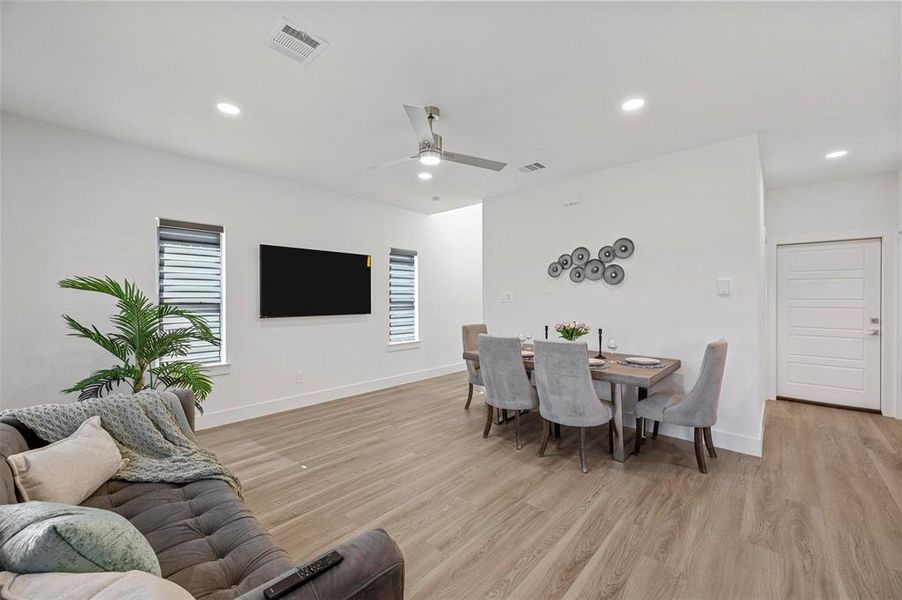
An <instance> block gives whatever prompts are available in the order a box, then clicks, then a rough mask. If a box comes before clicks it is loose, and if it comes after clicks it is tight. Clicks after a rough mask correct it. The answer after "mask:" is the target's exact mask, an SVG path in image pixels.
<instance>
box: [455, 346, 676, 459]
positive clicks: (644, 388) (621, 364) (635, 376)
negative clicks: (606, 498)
mask: <svg viewBox="0 0 902 600" xmlns="http://www.w3.org/2000/svg"><path fill="white" fill-rule="evenodd" d="M598 354H599V352H598V351H597V350H589V351H588V356H587V362H588V358H595V357H597V356H598ZM601 354H602V356H603V358H604V364H603V365H592V364H589V373H590V374H591V375H592V379H595V380H597V381H604V382H607V383H609V384H610V386H611V404H612V405H613V418H612V420H613V422H614V432H615V436H614V454H613V458H614V460H616V461H618V462H625V461H626V459H627V458H629V456H630V454H632V449H633V443H632V442H633V441H634V440H635V438H634V436H635V435H642V433H641V432H639V431H635V427H634V429H633V432H632V433H630V432H628V431H627V430H626V428H625V427H624V416H625V413H630V414H632V415H635V414H636V413H635V407H634V406H624V404H625V403H626V402H632V398H633V395H632V394H627V393H626V392H627V391H628V390H631V389H632V388H636V395H635V397H636V399H637V400H638V401H640V402H641V401H642V400H644V399H645V398H646V396H647V394H648V390H649V388H651V387H652V386H654V385H657V384H659V383H661V382H662V381H664V380H665V379H667V378H668V377H670V376H671V375H673V374H674V373H675V372H676V371H677V370H678V369H679V368H680V366H681V363H680V360H679V359H677V358H664V357H660V356H643V355H639V354H623V353H615V352H603V353H601ZM636 357H638V358H652V359H656V360H658V361H660V362H659V364H657V365H655V366H645V365H637V364H629V363H628V362H627V360H626V359H627V358H636ZM463 359H464V360H469V361H474V362H475V363H476V364H477V365H478V364H479V352H477V351H472V350H467V351H464V353H463ZM523 366H524V367H526V370H527V372H531V371H532V370H533V369H534V368H535V357H534V356H533V355H532V353H531V348H527V347H524V352H523Z"/></svg>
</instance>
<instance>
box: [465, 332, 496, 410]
mask: <svg viewBox="0 0 902 600" xmlns="http://www.w3.org/2000/svg"><path fill="white" fill-rule="evenodd" d="M460 329H461V333H462V334H463V341H464V352H479V334H480V333H488V332H489V330H488V327H486V326H485V324H483V323H474V324H473V325H464V326H463V327H461V328H460ZM464 362H466V363H467V377H468V379H469V388H470V389H469V391H468V392H467V403H466V404H465V405H464V410H469V409H470V401H471V400H472V399H473V386H474V385H478V386H480V387H482V386H484V385H485V384H483V383H482V373H481V372H480V369H479V363H478V362H477V361H475V360H467V361H464Z"/></svg>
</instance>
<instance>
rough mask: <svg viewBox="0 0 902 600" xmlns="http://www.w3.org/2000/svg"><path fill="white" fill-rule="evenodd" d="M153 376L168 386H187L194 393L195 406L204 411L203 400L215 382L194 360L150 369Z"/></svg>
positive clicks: (174, 362)
mask: <svg viewBox="0 0 902 600" xmlns="http://www.w3.org/2000/svg"><path fill="white" fill-rule="evenodd" d="M150 374H151V378H152V379H155V380H156V381H157V383H158V385H162V386H163V387H166V388H174V387H178V388H186V389H189V390H191V391H192V392H193V393H194V398H195V403H194V404H195V406H196V407H197V408H198V410H199V411H200V412H201V413H203V407H202V406H201V404H200V403H201V402H203V401H204V400H206V398H207V396H208V395H209V394H210V392H212V391H213V382H212V381H211V380H210V377H209V375H207V373H206V372H205V371H204V369H203V367H201V366H200V365H198V364H197V363H193V362H186V361H179V360H176V361H172V362H167V363H164V364H162V365H159V366H157V367H153V368H151V369H150Z"/></svg>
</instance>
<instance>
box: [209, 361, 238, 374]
mask: <svg viewBox="0 0 902 600" xmlns="http://www.w3.org/2000/svg"><path fill="white" fill-rule="evenodd" d="M203 368H204V371H206V372H207V375H209V376H210V377H218V376H219V375H228V374H229V372H231V370H232V363H230V362H222V363H212V364H205V365H203Z"/></svg>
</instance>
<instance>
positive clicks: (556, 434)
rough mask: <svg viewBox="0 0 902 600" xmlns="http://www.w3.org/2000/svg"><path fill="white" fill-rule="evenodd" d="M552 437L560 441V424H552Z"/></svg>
mask: <svg viewBox="0 0 902 600" xmlns="http://www.w3.org/2000/svg"><path fill="white" fill-rule="evenodd" d="M554 437H556V438H557V439H561V424H560V423H555V424H554Z"/></svg>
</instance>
